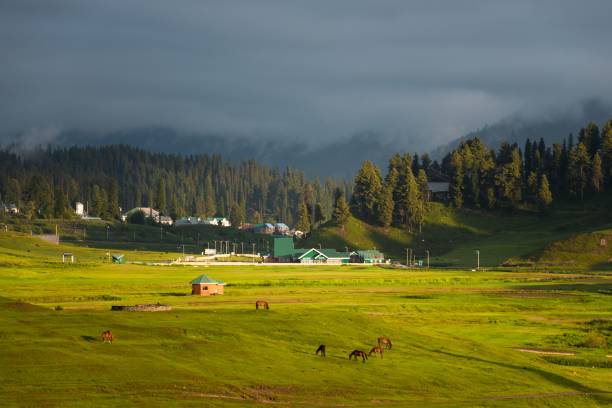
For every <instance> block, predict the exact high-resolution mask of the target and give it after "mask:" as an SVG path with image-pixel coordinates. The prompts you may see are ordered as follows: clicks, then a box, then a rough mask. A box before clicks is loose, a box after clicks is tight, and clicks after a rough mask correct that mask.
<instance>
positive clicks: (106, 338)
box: [102, 330, 113, 344]
mask: <svg viewBox="0 0 612 408" xmlns="http://www.w3.org/2000/svg"><path fill="white" fill-rule="evenodd" d="M102 341H103V342H104V343H106V342H108V343H110V344H113V333H111V331H110V330H106V331H103V332H102Z"/></svg>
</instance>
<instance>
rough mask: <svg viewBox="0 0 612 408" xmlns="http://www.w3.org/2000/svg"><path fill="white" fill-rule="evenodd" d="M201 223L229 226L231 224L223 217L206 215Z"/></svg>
mask: <svg viewBox="0 0 612 408" xmlns="http://www.w3.org/2000/svg"><path fill="white" fill-rule="evenodd" d="M202 223H203V224H209V225H217V226H219V227H231V226H232V224H231V223H230V222H229V220H228V219H227V218H225V217H208V218H206V219H205V220H203V221H202Z"/></svg>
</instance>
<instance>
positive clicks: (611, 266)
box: [589, 262, 612, 271]
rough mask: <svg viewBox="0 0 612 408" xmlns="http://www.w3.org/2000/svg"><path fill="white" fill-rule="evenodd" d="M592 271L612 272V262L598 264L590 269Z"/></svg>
mask: <svg viewBox="0 0 612 408" xmlns="http://www.w3.org/2000/svg"><path fill="white" fill-rule="evenodd" d="M589 269H590V270H592V271H612V262H598V263H596V264H593V265H591V267H590V268H589Z"/></svg>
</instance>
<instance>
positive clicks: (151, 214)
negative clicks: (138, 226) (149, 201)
mask: <svg viewBox="0 0 612 408" xmlns="http://www.w3.org/2000/svg"><path fill="white" fill-rule="evenodd" d="M137 211H142V212H143V213H144V215H145V217H147V218H151V219H152V220H153V221H155V222H159V211H158V210H156V209H154V208H151V207H135V208H132V209H131V210H130V211H128V212H127V213H126V214H125V215H126V217H129V216H130V215H131V214H133V213H135V212H137Z"/></svg>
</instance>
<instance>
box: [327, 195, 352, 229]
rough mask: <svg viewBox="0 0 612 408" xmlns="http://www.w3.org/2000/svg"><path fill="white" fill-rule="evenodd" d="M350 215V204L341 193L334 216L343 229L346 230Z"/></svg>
mask: <svg viewBox="0 0 612 408" xmlns="http://www.w3.org/2000/svg"><path fill="white" fill-rule="evenodd" d="M350 217H351V212H350V209H349V206H348V204H347V202H346V200H345V199H344V196H343V195H341V196H340V197H338V199H337V200H336V205H335V206H334V212H333V216H332V218H333V220H334V222H335V223H336V225H338V226H339V227H340V228H341V229H342V231H344V227H345V226H346V224H347V223H348V220H349V218H350Z"/></svg>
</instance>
